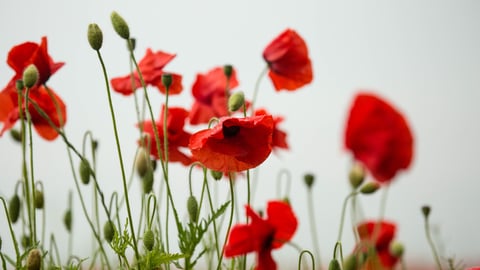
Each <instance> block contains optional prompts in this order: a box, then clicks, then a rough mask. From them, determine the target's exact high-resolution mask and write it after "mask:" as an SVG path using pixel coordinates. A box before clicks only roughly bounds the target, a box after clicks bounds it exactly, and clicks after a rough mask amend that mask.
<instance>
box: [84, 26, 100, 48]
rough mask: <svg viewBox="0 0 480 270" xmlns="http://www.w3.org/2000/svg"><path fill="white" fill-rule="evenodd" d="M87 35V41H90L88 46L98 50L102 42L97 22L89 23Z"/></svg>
mask: <svg viewBox="0 0 480 270" xmlns="http://www.w3.org/2000/svg"><path fill="white" fill-rule="evenodd" d="M87 37H88V43H90V47H92V49H94V50H95V51H98V50H100V48H101V47H102V43H103V34H102V30H101V29H100V27H99V26H98V24H96V23H91V24H89V25H88V32H87Z"/></svg>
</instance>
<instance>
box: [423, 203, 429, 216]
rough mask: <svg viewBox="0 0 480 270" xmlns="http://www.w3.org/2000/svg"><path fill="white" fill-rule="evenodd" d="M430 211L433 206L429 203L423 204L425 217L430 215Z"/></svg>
mask: <svg viewBox="0 0 480 270" xmlns="http://www.w3.org/2000/svg"><path fill="white" fill-rule="evenodd" d="M430 212H431V208H430V206H429V205H424V206H422V213H423V216H424V217H425V218H428V216H429V215H430Z"/></svg>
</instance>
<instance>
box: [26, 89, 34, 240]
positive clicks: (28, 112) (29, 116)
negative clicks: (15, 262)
mask: <svg viewBox="0 0 480 270" xmlns="http://www.w3.org/2000/svg"><path fill="white" fill-rule="evenodd" d="M30 89H31V88H27V90H26V91H25V115H26V117H27V127H28V141H29V143H28V145H29V151H30V184H31V187H32V194H31V195H32V202H33V204H32V205H31V206H28V207H31V209H32V210H31V211H32V228H33V235H31V237H32V240H31V243H32V244H33V243H36V242H37V221H36V213H35V206H34V203H35V175H34V171H35V170H34V169H33V168H34V166H33V136H32V116H31V115H30V110H29V109H28V105H29V104H28V96H29V94H30Z"/></svg>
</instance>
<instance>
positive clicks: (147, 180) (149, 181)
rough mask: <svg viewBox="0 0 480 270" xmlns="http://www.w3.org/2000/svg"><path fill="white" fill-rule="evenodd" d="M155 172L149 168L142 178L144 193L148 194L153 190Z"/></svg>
mask: <svg viewBox="0 0 480 270" xmlns="http://www.w3.org/2000/svg"><path fill="white" fill-rule="evenodd" d="M153 180H154V179H153V170H152V169H151V168H149V169H148V170H147V172H146V173H145V175H144V176H143V178H142V187H143V193H145V194H148V193H150V192H152V190H153Z"/></svg>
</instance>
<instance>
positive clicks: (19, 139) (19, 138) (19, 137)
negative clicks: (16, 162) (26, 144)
mask: <svg viewBox="0 0 480 270" xmlns="http://www.w3.org/2000/svg"><path fill="white" fill-rule="evenodd" d="M10 136H11V137H12V139H13V140H15V141H16V142H22V132H20V131H19V130H18V129H15V128H12V129H10Z"/></svg>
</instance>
